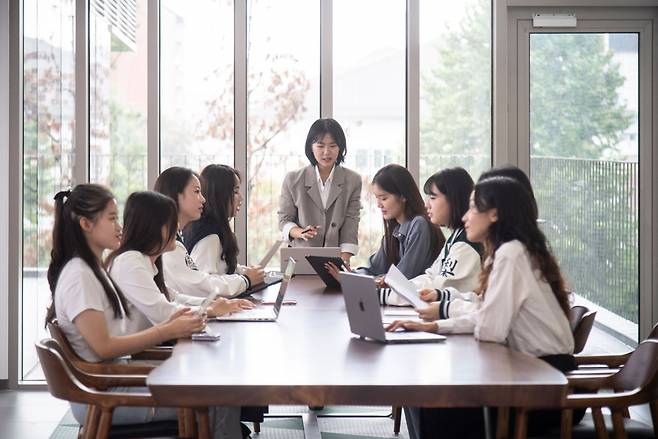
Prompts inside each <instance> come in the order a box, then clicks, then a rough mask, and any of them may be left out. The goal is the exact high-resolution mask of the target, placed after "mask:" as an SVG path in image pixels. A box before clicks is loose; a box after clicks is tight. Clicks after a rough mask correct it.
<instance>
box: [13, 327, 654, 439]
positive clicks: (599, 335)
mask: <svg viewBox="0 0 658 439" xmlns="http://www.w3.org/2000/svg"><path fill="white" fill-rule="evenodd" d="M628 350H629V347H628V346H626V345H624V344H623V343H621V342H619V341H618V340H616V339H614V338H612V337H611V336H609V335H608V334H607V333H605V332H603V331H601V330H599V329H597V328H594V329H593V330H592V334H591V335H590V338H589V341H588V344H587V346H586V348H585V351H584V353H617V352H625V351H628ZM67 411H68V403H67V402H65V401H60V400H57V399H55V398H53V397H51V396H50V395H49V394H48V392H45V391H38V390H19V391H0V438H21V439H32V438H34V439H41V438H50V437H51V434H52V433H53V431H54V430H55V429H56V427H57V426H58V425H59V423H60V420H62V418H63V417H64V415H65V414H66V413H67ZM631 417H632V418H634V419H637V420H639V421H641V422H644V423H646V424H651V417H650V414H649V411H648V408H647V407H639V408H635V409H632V410H631ZM386 422H390V423H391V426H392V421H390V420H387V421H386ZM350 425H353V421H350V422H347V421H345V427H348V426H350ZM391 428H392V427H391ZM345 433H348V432H347V431H345ZM354 433H356V435H359V433H358V432H356V431H354ZM405 433H406V432H405ZM348 434H349V433H348ZM359 436H360V435H359Z"/></svg>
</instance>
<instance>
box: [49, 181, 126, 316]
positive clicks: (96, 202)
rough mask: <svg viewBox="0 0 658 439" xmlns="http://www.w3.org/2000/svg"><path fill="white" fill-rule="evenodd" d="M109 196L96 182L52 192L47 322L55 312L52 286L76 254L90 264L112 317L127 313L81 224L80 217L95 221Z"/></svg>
mask: <svg viewBox="0 0 658 439" xmlns="http://www.w3.org/2000/svg"><path fill="white" fill-rule="evenodd" d="M112 200H114V195H113V194H112V192H110V191H109V190H108V189H106V188H105V187H103V186H100V185H97V184H79V185H77V186H76V187H75V188H73V190H72V191H62V192H59V193H58V194H57V195H55V225H54V226H53V248H52V250H51V252H50V265H48V284H49V285H50V293H51V294H52V304H51V305H50V307H49V308H48V311H47V313H46V324H48V323H49V322H52V321H53V320H54V319H55V316H56V310H55V290H56V289H57V281H58V280H59V275H60V274H61V272H62V269H63V268H64V266H65V265H66V263H67V262H69V261H70V260H71V259H73V258H75V257H78V258H80V259H82V260H83V261H84V262H85V263H86V264H87V265H88V266H89V268H91V271H93V273H94V276H95V277H96V279H98V281H99V282H100V283H101V285H102V286H103V291H105V296H106V297H107V300H108V301H109V302H110V305H111V306H112V311H113V312H114V317H115V318H117V319H121V318H123V316H124V315H126V316H129V311H128V307H127V306H126V305H127V303H128V302H127V301H126V298H125V297H124V295H123V294H122V293H121V290H120V289H119V287H117V285H116V284H115V283H114V282H113V281H112V279H110V278H109V277H108V276H106V275H105V273H103V270H104V269H103V266H102V261H100V260H98V258H97V257H96V255H94V253H93V251H92V250H91V247H89V243H88V242H87V239H86V238H85V235H84V232H83V231H82V228H81V227H80V219H81V218H87V219H88V220H90V221H95V220H96V219H97V218H98V216H99V215H100V214H101V213H102V212H103V211H104V210H105V209H106V208H107V205H108V204H109V203H110V201H112ZM124 313H125V314H124Z"/></svg>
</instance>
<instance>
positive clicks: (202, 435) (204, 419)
mask: <svg viewBox="0 0 658 439" xmlns="http://www.w3.org/2000/svg"><path fill="white" fill-rule="evenodd" d="M195 412H196V416H197V422H198V424H199V436H198V437H199V439H210V418H209V416H208V407H201V408H197V409H195Z"/></svg>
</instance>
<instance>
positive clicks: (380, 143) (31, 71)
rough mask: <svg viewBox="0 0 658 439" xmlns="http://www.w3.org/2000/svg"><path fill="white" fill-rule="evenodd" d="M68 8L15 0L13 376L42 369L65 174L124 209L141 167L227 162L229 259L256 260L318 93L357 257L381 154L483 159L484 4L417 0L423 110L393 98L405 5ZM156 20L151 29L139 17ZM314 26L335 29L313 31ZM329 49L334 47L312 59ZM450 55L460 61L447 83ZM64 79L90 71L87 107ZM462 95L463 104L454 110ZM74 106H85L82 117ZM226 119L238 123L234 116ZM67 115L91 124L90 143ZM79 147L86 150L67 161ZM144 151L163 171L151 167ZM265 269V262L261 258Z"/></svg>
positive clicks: (111, 2) (404, 61)
mask: <svg viewBox="0 0 658 439" xmlns="http://www.w3.org/2000/svg"><path fill="white" fill-rule="evenodd" d="M76 3H78V2H76V1H74V0H38V1H37V0H24V1H23V4H24V19H25V23H24V35H22V37H23V43H24V44H23V46H24V54H23V56H24V59H23V64H24V78H23V80H24V96H23V100H24V120H23V122H24V123H23V127H22V129H23V135H24V145H23V147H24V155H23V164H22V165H23V205H22V206H21V207H22V209H23V221H22V229H21V231H22V238H23V241H22V245H23V247H22V257H23V265H22V266H23V280H22V281H23V288H22V296H21V299H22V301H21V305H22V314H21V316H22V317H21V319H20V321H21V336H22V338H21V343H22V345H21V347H22V350H21V356H22V360H23V361H22V363H21V364H22V369H21V371H20V378H21V379H39V378H40V377H41V375H40V371H39V368H38V364H37V361H36V356H35V352H34V348H33V343H34V342H35V341H36V340H38V339H39V338H40V337H42V336H44V335H45V333H44V331H43V319H44V315H45V311H46V308H47V306H48V305H49V303H50V291H49V287H48V284H47V282H46V280H45V270H46V268H47V265H48V263H49V259H50V251H51V233H52V224H53V206H54V205H53V195H54V194H55V193H56V192H57V191H59V190H61V189H66V188H68V187H71V186H73V185H74V184H75V183H80V182H79V181H74V179H73V176H74V175H75V176H84V175H88V180H89V181H91V182H98V183H102V184H105V185H107V186H109V187H110V188H111V189H112V190H113V192H114V193H115V194H116V196H117V199H118V201H119V204H120V205H122V204H123V202H125V199H126V198H127V197H128V195H129V194H130V193H131V192H133V191H136V190H143V189H147V174H149V173H157V172H158V171H160V170H161V169H165V168H168V167H170V166H174V165H178V166H186V167H189V168H192V169H194V170H195V171H201V169H202V168H203V167H205V166H206V165H207V164H210V163H223V164H228V165H231V166H235V167H238V168H239V169H240V171H241V172H242V184H243V186H244V187H245V189H246V194H247V199H246V201H245V207H244V208H245V209H246V212H247V215H246V217H247V224H246V227H244V228H242V227H241V230H246V231H245V232H244V233H245V234H244V235H242V236H240V237H239V238H240V242H246V243H247V245H246V248H243V249H241V254H242V255H245V254H246V255H247V262H248V263H252V264H253V263H255V262H257V261H258V260H259V259H260V258H261V257H262V256H263V253H264V252H265V251H266V249H267V248H269V246H270V245H271V243H272V241H273V240H274V239H276V238H277V237H279V236H280V232H279V227H278V219H277V210H278V204H279V194H280V189H281V184H282V182H283V178H284V176H285V174H286V173H287V172H289V171H291V170H295V169H299V168H301V167H303V166H306V165H307V164H308V160H307V158H306V156H305V154H304V142H305V139H306V135H307V132H308V129H309V127H310V125H311V124H312V123H313V121H315V120H316V119H318V118H319V117H320V114H321V102H320V98H321V96H324V97H325V98H326V99H327V102H323V103H322V108H324V109H325V113H326V114H325V116H327V117H333V118H335V119H336V120H337V121H338V122H339V123H340V124H341V125H342V126H343V128H344V130H345V133H346V137H347V149H348V154H347V158H346V162H345V166H346V167H348V168H351V169H352V170H354V171H356V172H358V173H359V174H360V175H361V176H362V179H363V192H362V204H363V210H362V211H361V223H360V227H359V242H360V246H359V247H360V250H359V254H358V255H357V257H356V258H355V259H354V265H362V264H365V263H366V262H367V257H368V256H369V255H370V254H371V253H373V252H374V251H375V250H376V249H377V248H378V246H379V244H380V240H381V237H382V235H383V224H382V218H381V213H380V212H379V210H378V209H377V208H376V202H375V199H374V197H373V196H372V194H371V188H370V181H371V180H372V177H373V176H374V174H375V172H376V171H377V170H378V169H380V168H381V167H383V166H385V165H387V164H389V163H398V164H402V165H407V164H409V165H411V166H412V167H414V168H416V167H417V166H420V170H421V180H424V178H425V177H426V176H427V175H429V174H430V173H432V172H434V171H436V170H438V169H439V168H440V167H444V165H445V166H453V165H463V166H465V167H467V169H469V170H470V171H471V172H474V173H475V172H477V171H479V170H480V169H482V168H483V167H485V166H487V165H488V164H489V161H490V123H491V119H490V115H489V110H488V107H489V106H490V89H491V86H490V79H489V78H490V53H489V52H490V47H491V44H490V37H489V32H490V29H491V24H490V21H491V14H490V0H468V2H465V3H463V4H462V2H457V3H458V4H456V5H448V4H443V3H445V2H434V1H430V0H421V1H420V29H419V34H420V40H421V51H420V65H421V84H420V90H419V91H420V115H418V114H415V113H416V112H417V111H418V108H415V107H413V106H409V107H408V102H407V96H406V90H407V87H408V86H409V83H411V82H413V81H410V80H409V78H407V76H406V68H407V65H408V60H409V58H408V57H409V56H412V55H411V52H409V51H408V48H407V44H408V43H407V39H408V38H409V36H411V35H415V34H416V33H415V32H413V31H412V32H407V30H408V29H407V27H406V26H407V22H408V21H407V14H408V13H409V11H407V9H406V7H407V3H408V2H407V1H406V0H359V1H351V0H333V2H328V3H326V4H325V3H323V1H322V0H277V1H271V0H246V2H242V1H241V2H235V1H234V0H196V1H194V2H189V1H185V0H161V1H160V2H150V1H149V0H126V1H121V2H117V1H115V0H107V1H105V2H102V1H94V2H89V5H88V9H89V16H88V17H86V18H88V20H86V21H85V20H82V19H80V18H81V17H76V16H75V11H76ZM152 5H157V6H159V10H157V11H155V10H153V9H152V8H150V6H152ZM328 5H331V8H332V10H331V11H329V10H328V8H327V7H326V6H328ZM245 6H246V8H245ZM321 6H324V7H321ZM413 11H415V12H413ZM418 11H419V9H418V8H412V13H418ZM325 12H329V13H330V16H331V20H329V19H328V18H329V16H324V15H323V14H324V13H325ZM156 16H157V17H159V20H160V22H159V26H149V24H150V23H154V22H155V19H156ZM76 18H78V19H76ZM83 18H84V17H83ZM83 22H84V23H88V27H86V28H85V26H83V24H84V23H83ZM409 22H415V21H414V20H410V21H409ZM328 23H332V28H331V29H329V27H327V24H328ZM329 30H330V32H328V31H329ZM457 31H459V32H461V33H459V34H458V35H456V34H455V32H457ZM76 32H81V33H83V35H76ZM158 32H159V33H158ZM322 32H328V33H327V34H325V35H326V36H329V35H331V39H327V40H322V38H321V37H322ZM453 34H455V35H453ZM245 37H246V40H245ZM77 38H86V39H87V41H88V48H89V53H88V58H87V64H86V65H76V64H75V62H76V57H75V53H74V52H75V51H74V49H75V43H76V41H77ZM157 38H159V53H158V54H156V55H157V56H159V63H154V62H151V63H149V60H153V59H154V58H153V55H154V54H153V53H150V52H149V50H152V49H153V47H158V46H157V45H153V44H149V42H153V41H156V39H157ZM465 40H466V41H467V42H468V44H466V43H464V44H466V45H460V44H462V43H463V42H464V41H465ZM245 41H246V47H244V50H242V45H243V43H244V42H245ZM321 41H322V44H321ZM236 42H237V45H236ZM235 47H239V48H241V50H240V52H239V53H236V52H235ZM328 47H331V53H323V52H322V50H327V49H326V48H328ZM437 53H438V54H439V55H440V56H435V54H437ZM80 58H82V57H80ZM321 60H322V62H321ZM462 61H463V62H467V63H468V66H471V65H472V66H474V67H473V69H471V70H470V71H469V72H470V73H471V77H469V78H468V79H469V80H468V81H467V83H466V85H464V87H462V88H460V87H459V78H460V77H461V76H463V75H465V74H464V73H463V71H462V70H463V69H461V62H462ZM236 65H237V66H239V67H243V66H245V65H246V67H247V70H246V76H244V77H236V75H235V71H236V69H235V66H236ZM475 67H477V69H476V68H475ZM460 69H461V70H460ZM469 69H470V67H469ZM238 72H241V73H240V75H244V71H243V70H242V69H240V68H239V69H238ZM76 74H80V75H83V74H88V80H89V96H88V102H83V100H82V99H77V100H76V99H75V78H76ZM321 75H326V76H325V77H321ZM153 79H157V80H158V83H159V95H158V96H157V100H158V102H159V114H158V113H154V114H153V113H149V109H151V111H152V109H153V108H158V105H149V103H152V104H154V103H155V100H154V101H153V102H151V101H149V98H153V96H151V95H149V94H148V90H149V84H151V85H153V83H152V82H150V81H152V80H153ZM480 79H481V80H480ZM446 81H447V82H446ZM236 85H237V86H236ZM81 90H82V89H81ZM85 95H86V93H85ZM78 97H79V98H80V97H81V95H78ZM444 101H447V104H446V105H444ZM455 102H458V104H459V105H457V104H455ZM476 104H477V108H476V109H475V110H474V111H475V112H474V113H472V114H471V113H468V114H467V112H466V111H462V109H463V108H470V106H472V105H476ZM76 105H78V106H84V108H87V106H88V109H89V111H88V113H86V114H85V112H84V111H76ZM245 107H246V125H245V123H244V122H239V124H240V126H236V123H235V120H236V118H235V115H236V108H238V109H240V110H239V111H241V112H242V111H243V109H244V108H245ZM455 108H456V109H457V111H452V110H453V109H455ZM77 109H78V110H80V109H81V108H79V107H78V108H77ZM409 114H411V115H412V116H414V117H415V116H420V120H421V125H422V127H421V133H420V134H421V136H420V137H421V146H420V151H412V152H414V153H417V152H420V157H421V161H420V163H407V154H406V153H407V151H406V149H407V147H408V146H407V145H406V137H407V136H406V134H407V129H408V128H407V116H408V115H409ZM239 115H240V116H241V117H239V118H238V120H239V121H244V120H245V114H244V113H240V114H239ZM76 116H77V117H80V118H83V119H82V120H75V117H76ZM154 121H159V127H160V136H159V144H158V145H155V143H152V144H149V142H154V141H155V139H154V137H149V136H148V135H147V134H148V127H149V126H153V125H151V124H152V122H154ZM76 124H77V125H78V126H89V131H88V133H86V135H87V136H88V137H87V138H85V137H84V135H85V133H83V132H81V131H82V130H79V131H75V125H76ZM236 132H237V133H246V142H245V144H238V145H236V144H235V141H236V136H235V135H234V133H236ZM74 136H75V138H76V139H78V140H79V141H80V144H79V145H78V146H79V149H76V148H74V146H75V145H74ZM78 136H79V137H78ZM242 137H243V136H242V135H240V136H237V138H239V139H240V141H241V139H242ZM87 145H88V149H87V150H85V149H84V147H86V146H87ZM148 146H150V147H148ZM416 147H417V146H415V145H409V148H416ZM78 151H79V153H80V154H82V153H83V152H84V154H85V156H84V157H80V156H77V157H76V154H75V153H76V152H78ZM156 154H159V157H153V156H151V155H156ZM418 155H419V154H410V155H409V156H410V157H417V156H418ZM235 157H238V158H239V162H236V159H235ZM157 158H159V159H160V161H159V163H160V169H150V168H149V166H153V164H154V163H157V160H156V159H157ZM245 158H246V163H245V161H244V159H245ZM245 164H246V166H245ZM76 166H88V169H76ZM243 168H244V169H243ZM421 183H422V181H421ZM240 225H244V224H243V223H240ZM19 250H20V249H16V254H19V253H20V251H19ZM277 264H278V256H277V257H275V259H274V260H273V261H272V266H276V265H277Z"/></svg>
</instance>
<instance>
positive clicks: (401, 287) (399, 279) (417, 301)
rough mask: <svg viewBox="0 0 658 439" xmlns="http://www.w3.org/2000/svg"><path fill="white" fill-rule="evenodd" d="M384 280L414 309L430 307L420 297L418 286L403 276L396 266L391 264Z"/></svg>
mask: <svg viewBox="0 0 658 439" xmlns="http://www.w3.org/2000/svg"><path fill="white" fill-rule="evenodd" d="M384 280H385V282H386V283H387V284H388V286H389V287H391V288H392V289H393V290H394V291H395V292H396V293H398V294H399V295H400V296H402V297H404V298H405V299H406V300H407V302H409V303H411V305H412V306H413V307H414V308H416V309H424V308H427V307H428V305H429V304H428V303H427V302H425V301H424V300H422V299H421V298H420V297H419V296H418V292H417V291H416V286H415V285H414V284H413V283H412V282H411V281H410V280H409V279H407V278H406V277H405V276H404V274H402V272H401V271H400V270H399V269H398V267H396V266H395V264H391V268H389V269H388V273H386V278H385V279H384Z"/></svg>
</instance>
